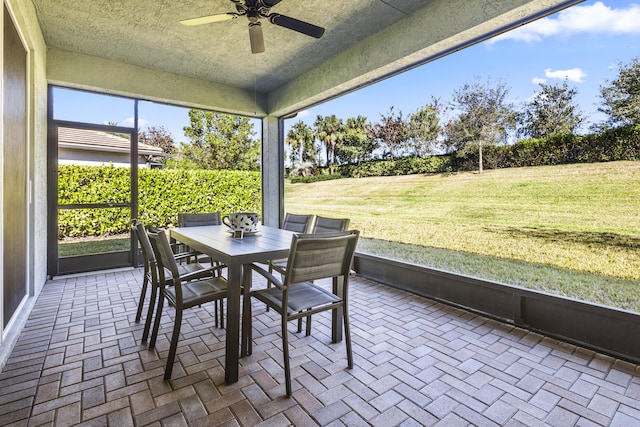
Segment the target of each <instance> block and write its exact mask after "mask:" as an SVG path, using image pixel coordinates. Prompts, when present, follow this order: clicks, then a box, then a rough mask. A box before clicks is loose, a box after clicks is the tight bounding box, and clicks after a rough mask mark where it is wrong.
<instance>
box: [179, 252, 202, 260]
mask: <svg viewBox="0 0 640 427" xmlns="http://www.w3.org/2000/svg"><path fill="white" fill-rule="evenodd" d="M197 255H201V253H200V252H198V251H190V252H181V253H179V254H175V255H173V258H175V260H176V261H180V260H183V259H186V258H191V257H193V256H197Z"/></svg>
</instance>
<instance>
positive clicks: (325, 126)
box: [313, 114, 343, 174]
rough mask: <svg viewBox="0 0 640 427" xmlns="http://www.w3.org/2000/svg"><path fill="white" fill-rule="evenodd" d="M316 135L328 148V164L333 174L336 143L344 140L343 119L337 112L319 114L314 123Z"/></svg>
mask: <svg viewBox="0 0 640 427" xmlns="http://www.w3.org/2000/svg"><path fill="white" fill-rule="evenodd" d="M313 127H314V130H315V132H316V136H317V137H318V139H319V140H320V141H322V143H323V144H324V146H325V148H326V150H327V164H328V165H329V173H331V174H333V165H334V163H335V158H336V144H337V143H338V142H341V141H342V138H343V126H342V119H339V118H337V117H336V115H335V114H332V115H330V116H325V117H323V116H318V117H316V121H315V123H314V124H313Z"/></svg>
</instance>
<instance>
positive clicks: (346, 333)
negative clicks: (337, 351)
mask: <svg viewBox="0 0 640 427" xmlns="http://www.w3.org/2000/svg"><path fill="white" fill-rule="evenodd" d="M348 312H349V310H348V309H347V305H346V304H345V305H344V306H343V307H342V313H343V316H344V341H345V343H346V344H347V366H348V367H349V369H352V368H353V351H352V350H351V328H350V327H349V313H348Z"/></svg>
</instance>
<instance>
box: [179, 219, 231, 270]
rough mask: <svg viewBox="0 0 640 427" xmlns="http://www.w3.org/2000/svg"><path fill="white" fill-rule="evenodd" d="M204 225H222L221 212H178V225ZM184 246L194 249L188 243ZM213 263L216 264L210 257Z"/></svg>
mask: <svg viewBox="0 0 640 427" xmlns="http://www.w3.org/2000/svg"><path fill="white" fill-rule="evenodd" d="M204 225H222V221H221V219H220V212H206V213H179V214H178V227H200V226H204ZM183 246H184V250H188V251H192V249H191V248H188V247H187V246H186V245H183ZM199 255H200V257H196V259H201V258H202V257H201V255H202V254H199ZM209 261H210V262H211V265H213V264H214V262H215V261H214V260H211V259H209Z"/></svg>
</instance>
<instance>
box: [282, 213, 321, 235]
mask: <svg viewBox="0 0 640 427" xmlns="http://www.w3.org/2000/svg"><path fill="white" fill-rule="evenodd" d="M314 219H315V215H296V214H291V213H287V214H286V215H285V216H284V221H283V223H282V228H283V229H284V230H289V231H293V232H294V233H311V230H312V228H313V223H314Z"/></svg>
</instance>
